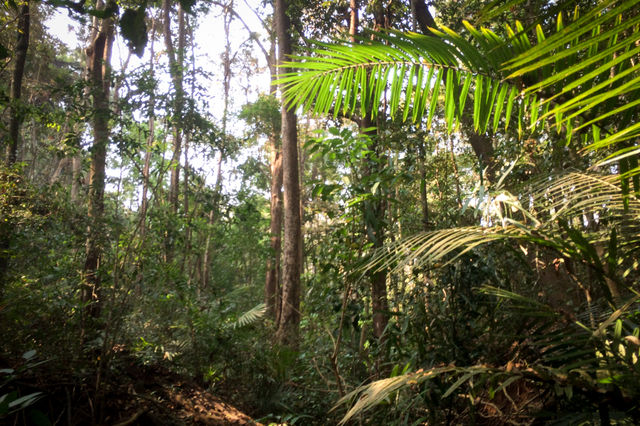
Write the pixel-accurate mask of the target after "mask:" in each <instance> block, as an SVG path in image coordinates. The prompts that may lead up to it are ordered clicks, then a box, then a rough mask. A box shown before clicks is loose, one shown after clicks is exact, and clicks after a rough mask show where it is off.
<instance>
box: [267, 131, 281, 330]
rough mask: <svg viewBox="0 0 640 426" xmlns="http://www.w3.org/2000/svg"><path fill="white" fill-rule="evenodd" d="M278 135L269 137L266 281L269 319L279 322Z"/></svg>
mask: <svg viewBox="0 0 640 426" xmlns="http://www.w3.org/2000/svg"><path fill="white" fill-rule="evenodd" d="M278 145H279V144H278V138H277V137H276V135H271V136H270V137H269V150H270V157H271V158H270V169H271V199H270V211H271V220H270V223H269V233H270V236H271V238H270V244H271V252H270V253H269V257H268V258H267V276H266V281H265V303H266V305H267V313H268V315H269V317H271V318H273V319H275V320H277V318H276V312H277V309H279V306H280V302H279V299H280V297H279V293H280V291H279V290H280V285H279V284H280V273H281V271H280V260H281V259H280V258H281V250H282V247H281V246H282V237H281V234H282V153H281V152H280V147H279V146H278Z"/></svg>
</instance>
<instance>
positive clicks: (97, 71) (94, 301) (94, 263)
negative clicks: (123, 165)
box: [81, 2, 113, 317]
mask: <svg viewBox="0 0 640 426" xmlns="http://www.w3.org/2000/svg"><path fill="white" fill-rule="evenodd" d="M102 6H104V4H102V3H101V2H99V3H98V8H99V9H102V8H103V7H102ZM94 25H95V26H98V25H99V28H98V30H97V33H96V35H95V38H94V39H93V40H91V45H90V46H89V47H88V48H87V63H88V78H89V86H90V91H91V98H92V100H93V117H92V124H93V138H94V141H93V146H92V148H91V169H90V172H89V204H88V217H89V228H88V231H87V244H86V250H87V252H86V253H87V255H86V260H85V264H84V283H83V287H82V295H81V296H82V301H83V302H85V303H87V304H88V310H87V313H88V314H89V315H90V316H91V317H97V316H98V315H99V313H100V275H99V268H100V258H101V256H102V246H103V239H104V230H103V223H102V221H103V213H104V185H105V164H106V157H107V146H108V143H109V115H110V109H109V77H110V75H109V74H110V70H109V64H110V60H111V45H112V43H113V21H112V19H111V18H107V19H102V20H101V21H100V20H98V19H95V20H94Z"/></svg>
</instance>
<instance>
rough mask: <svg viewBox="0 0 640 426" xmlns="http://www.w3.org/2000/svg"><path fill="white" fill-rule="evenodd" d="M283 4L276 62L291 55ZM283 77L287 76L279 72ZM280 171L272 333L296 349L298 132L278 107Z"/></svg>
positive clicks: (278, 8) (280, 3) (280, 2)
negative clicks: (278, 290) (279, 256)
mask: <svg viewBox="0 0 640 426" xmlns="http://www.w3.org/2000/svg"><path fill="white" fill-rule="evenodd" d="M287 4H288V2H287V1H286V0H276V2H275V22H276V35H277V37H278V62H279V63H283V62H284V61H285V60H286V59H287V57H288V56H290V55H291V52H292V48H291V36H290V29H291V25H290V21H289V17H288V16H287ZM281 71H282V72H283V73H286V72H289V70H288V69H287V68H284V67H283V68H281ZM282 170H283V184H284V253H283V265H282V307H281V314H280V323H279V324H278V330H277V331H276V340H277V342H278V343H279V344H281V345H283V346H287V347H290V348H294V349H295V348H297V346H298V334H299V328H300V270H301V262H300V239H301V235H302V230H301V219H300V186H299V173H298V129H297V118H296V114H295V112H294V111H293V110H290V109H288V108H287V105H286V104H284V103H283V105H282Z"/></svg>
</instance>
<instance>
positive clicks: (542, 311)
mask: <svg viewBox="0 0 640 426" xmlns="http://www.w3.org/2000/svg"><path fill="white" fill-rule="evenodd" d="M480 291H481V292H482V293H484V294H487V295H492V296H495V297H497V298H500V299H504V300H508V301H511V302H513V304H512V305H511V306H512V308H513V307H515V308H516V309H518V313H519V314H520V315H526V316H528V317H534V318H538V319H539V320H540V321H545V322H548V321H547V319H548V318H549V317H554V316H555V317H559V316H561V315H559V314H558V313H557V312H555V311H554V309H553V308H551V307H550V306H547V305H544V304H542V303H540V302H538V301H535V300H532V299H529V298H527V297H524V296H521V295H519V294H516V293H513V292H509V291H506V290H503V289H499V288H496V287H488V286H486V287H483V288H481V289H480ZM639 299H640V297H638V296H634V297H632V298H631V299H629V300H628V301H627V302H626V303H625V304H624V305H623V306H622V307H620V308H619V309H617V310H615V311H613V312H611V310H609V313H608V314H607V315H605V317H604V318H603V320H602V321H601V322H599V323H597V324H594V326H593V327H589V326H585V325H583V324H580V323H573V324H570V323H567V324H565V325H564V326H563V327H558V326H557V324H556V326H555V329H554V330H552V331H551V332H549V329H548V328H544V329H542V330H537V333H535V332H533V331H530V333H529V334H528V335H527V336H526V338H527V341H528V343H527V344H528V345H530V346H534V347H539V348H542V350H541V352H540V357H539V359H531V360H528V361H529V362H523V363H520V364H518V365H516V366H514V365H509V364H507V365H505V366H487V365H475V366H471V367H458V366H451V365H449V366H446V367H433V368H429V369H420V370H418V371H414V372H409V373H405V374H402V375H399V376H394V377H389V378H386V379H381V380H376V381H374V382H372V383H368V384H365V385H362V386H359V387H357V388H356V389H354V390H353V391H351V392H350V393H349V394H347V395H345V396H344V397H342V398H341V399H340V400H338V402H337V403H336V405H335V406H334V408H333V410H336V409H338V408H340V407H341V406H345V405H346V406H347V407H349V409H348V410H347V412H346V414H345V415H344V417H343V418H342V420H341V422H340V424H345V423H347V422H348V421H349V420H350V419H352V418H353V417H354V416H357V415H360V414H362V413H364V412H366V411H368V410H371V409H372V408H374V407H375V406H377V405H379V404H381V403H383V402H384V401H387V400H390V399H391V398H392V397H393V396H394V395H396V394H397V392H399V391H401V390H407V389H412V390H413V391H419V390H420V387H419V385H421V384H422V383H424V382H426V381H428V380H433V379H436V378H440V379H441V380H442V381H444V382H445V383H448V384H449V385H448V387H447V388H446V389H447V390H446V391H444V393H442V396H441V398H443V399H444V398H448V397H451V396H454V395H455V394H456V391H457V390H458V389H459V388H461V387H463V386H464V385H466V384H467V383H472V385H471V386H469V387H468V388H467V389H466V390H465V391H464V392H462V393H461V396H463V397H465V398H468V397H469V396H479V395H482V397H483V398H487V397H488V398H489V399H492V398H493V397H494V396H495V395H496V394H498V393H499V392H502V393H504V394H505V395H507V397H508V391H509V390H508V388H509V386H510V385H511V384H513V383H515V382H517V381H519V380H527V381H529V382H533V383H537V384H538V385H539V386H543V387H544V386H550V387H553V386H555V388H556V391H557V390H558V389H560V390H565V389H566V392H570V393H574V392H575V393H582V394H583V395H585V396H586V397H587V398H594V401H593V402H595V403H598V402H600V401H601V399H602V398H604V397H605V395H609V396H614V395H620V393H619V391H618V390H616V389H615V388H612V387H611V386H610V385H611V384H613V383H615V384H619V385H620V386H624V388H625V390H626V391H627V392H629V394H625V395H624V398H628V399H629V400H631V401H633V398H634V397H635V396H637V394H638V392H639V391H640V389H639V388H638V386H637V384H636V383H635V382H634V381H633V380H634V378H635V377H636V375H637V374H638V372H640V362H639V355H640V352H639V349H638V345H637V343H636V342H637V335H638V324H632V325H631V326H627V331H631V330H633V334H632V335H627V336H625V330H623V327H622V322H621V321H620V317H621V316H623V315H624V314H628V313H629V312H632V311H633V310H634V309H637V308H638V305H637V303H638V300H639ZM634 327H635V328H634ZM474 390H475V391H474ZM468 392H470V393H472V394H471V395H469V394H468ZM473 392H476V393H475V394H473ZM623 393H624V392H623Z"/></svg>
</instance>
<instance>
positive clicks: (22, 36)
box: [6, 1, 31, 166]
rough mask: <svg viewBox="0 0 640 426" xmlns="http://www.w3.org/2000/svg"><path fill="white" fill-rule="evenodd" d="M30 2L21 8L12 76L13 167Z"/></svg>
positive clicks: (9, 149) (10, 161) (10, 156)
mask: <svg viewBox="0 0 640 426" xmlns="http://www.w3.org/2000/svg"><path fill="white" fill-rule="evenodd" d="M30 21H31V19H30V12H29V2H28V1H25V3H24V4H23V5H22V6H20V14H19V16H18V31H17V32H18V37H17V43H16V48H15V50H16V56H15V66H14V67H13V75H12V76H11V93H10V95H9V96H10V103H9V105H10V107H9V117H10V118H9V145H8V146H7V154H6V156H7V164H8V165H9V166H11V165H13V164H14V163H15V162H16V160H17V158H18V143H19V139H20V126H21V124H22V120H23V114H22V111H21V109H22V108H21V107H20V105H19V104H20V99H21V97H22V78H23V76H24V65H25V62H26V60H27V50H29V27H30Z"/></svg>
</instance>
